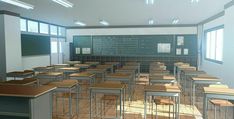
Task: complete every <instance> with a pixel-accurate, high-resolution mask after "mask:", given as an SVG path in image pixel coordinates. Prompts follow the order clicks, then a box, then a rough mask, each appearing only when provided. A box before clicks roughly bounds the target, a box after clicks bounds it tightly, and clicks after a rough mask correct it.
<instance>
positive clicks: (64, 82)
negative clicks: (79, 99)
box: [47, 79, 78, 88]
mask: <svg viewBox="0 0 234 119" xmlns="http://www.w3.org/2000/svg"><path fill="white" fill-rule="evenodd" d="M77 84H78V81H77V80H70V79H69V80H62V81H56V82H50V83H48V84H47V85H50V86H55V87H58V88H71V87H73V86H76V85H77Z"/></svg>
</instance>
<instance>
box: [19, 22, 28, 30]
mask: <svg viewBox="0 0 234 119" xmlns="http://www.w3.org/2000/svg"><path fill="white" fill-rule="evenodd" d="M20 30H21V31H26V30H27V26H26V19H20Z"/></svg>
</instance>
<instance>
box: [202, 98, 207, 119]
mask: <svg viewBox="0 0 234 119" xmlns="http://www.w3.org/2000/svg"><path fill="white" fill-rule="evenodd" d="M207 105H208V104H207V96H206V94H204V97H203V114H202V115H203V119H207V112H206V110H207Z"/></svg>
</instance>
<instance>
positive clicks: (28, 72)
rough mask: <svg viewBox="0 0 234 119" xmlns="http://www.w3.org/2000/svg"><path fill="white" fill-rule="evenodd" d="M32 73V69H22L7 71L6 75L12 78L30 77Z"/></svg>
mask: <svg viewBox="0 0 234 119" xmlns="http://www.w3.org/2000/svg"><path fill="white" fill-rule="evenodd" d="M33 75H34V72H33V71H32V70H24V71H13V72H9V73H7V77H13V78H14V80H15V79H16V78H28V77H32V76H33Z"/></svg>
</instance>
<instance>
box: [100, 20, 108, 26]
mask: <svg viewBox="0 0 234 119" xmlns="http://www.w3.org/2000/svg"><path fill="white" fill-rule="evenodd" d="M99 23H100V24H102V25H105V26H108V25H109V23H108V22H107V21H105V20H100V21H99Z"/></svg>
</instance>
